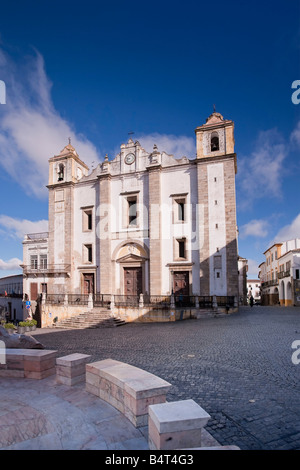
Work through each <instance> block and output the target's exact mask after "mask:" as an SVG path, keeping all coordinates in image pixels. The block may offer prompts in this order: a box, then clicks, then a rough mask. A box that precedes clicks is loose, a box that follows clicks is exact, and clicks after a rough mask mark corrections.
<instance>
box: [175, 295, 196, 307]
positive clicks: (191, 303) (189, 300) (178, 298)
mask: <svg viewBox="0 0 300 470" xmlns="http://www.w3.org/2000/svg"><path fill="white" fill-rule="evenodd" d="M174 298H175V307H195V306H196V296H194V295H176V294H175V295H174Z"/></svg>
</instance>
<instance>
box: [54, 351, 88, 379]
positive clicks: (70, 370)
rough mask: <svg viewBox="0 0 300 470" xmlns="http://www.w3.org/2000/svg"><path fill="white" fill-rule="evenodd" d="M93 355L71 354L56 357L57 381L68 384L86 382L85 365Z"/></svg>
mask: <svg viewBox="0 0 300 470" xmlns="http://www.w3.org/2000/svg"><path fill="white" fill-rule="evenodd" d="M90 359H91V356H88V355H87V354H78V353H74V354H69V355H68V356H63V357H58V358H57V359H56V382H57V383H60V384H64V385H68V386H72V385H76V384H78V383H80V382H85V366H86V364H87V363H88V362H89V361H90Z"/></svg>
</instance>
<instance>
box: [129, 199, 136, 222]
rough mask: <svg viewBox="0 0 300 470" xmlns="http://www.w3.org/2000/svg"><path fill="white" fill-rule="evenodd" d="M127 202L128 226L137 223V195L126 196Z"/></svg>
mask: <svg viewBox="0 0 300 470" xmlns="http://www.w3.org/2000/svg"><path fill="white" fill-rule="evenodd" d="M127 202H128V225H129V227H132V226H136V225H137V197H136V196H132V197H129V198H127Z"/></svg>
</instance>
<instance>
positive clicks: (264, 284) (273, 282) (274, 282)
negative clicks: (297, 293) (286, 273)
mask: <svg viewBox="0 0 300 470" xmlns="http://www.w3.org/2000/svg"><path fill="white" fill-rule="evenodd" d="M278 279H279V273H278ZM278 279H271V280H270V281H265V282H262V284H261V287H272V286H277V285H278Z"/></svg>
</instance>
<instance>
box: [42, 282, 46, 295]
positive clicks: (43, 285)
mask: <svg viewBox="0 0 300 470" xmlns="http://www.w3.org/2000/svg"><path fill="white" fill-rule="evenodd" d="M41 287H42V293H43V294H47V284H46V283H45V282H43V283H42V285H41Z"/></svg>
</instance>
